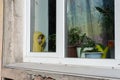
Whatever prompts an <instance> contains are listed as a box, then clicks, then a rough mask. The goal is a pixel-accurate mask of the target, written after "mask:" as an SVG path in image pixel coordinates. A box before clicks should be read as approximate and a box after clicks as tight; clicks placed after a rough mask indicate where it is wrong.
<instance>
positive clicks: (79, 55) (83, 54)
mask: <svg viewBox="0 0 120 80" xmlns="http://www.w3.org/2000/svg"><path fill="white" fill-rule="evenodd" d="M92 49H93V48H92V47H88V48H84V50H83V51H86V50H92ZM80 51H81V47H77V56H78V58H85V53H84V52H82V54H80Z"/></svg>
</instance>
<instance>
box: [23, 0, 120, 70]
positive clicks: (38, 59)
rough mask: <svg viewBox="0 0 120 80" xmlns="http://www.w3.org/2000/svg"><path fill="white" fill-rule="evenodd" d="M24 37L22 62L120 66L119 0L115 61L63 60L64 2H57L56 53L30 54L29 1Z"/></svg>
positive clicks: (119, 1) (118, 1) (119, 0)
mask: <svg viewBox="0 0 120 80" xmlns="http://www.w3.org/2000/svg"><path fill="white" fill-rule="evenodd" d="M25 6H26V9H25V12H26V13H25V14H26V16H25V20H26V22H25V36H24V39H25V40H24V44H25V45H24V55H23V61H24V62H34V63H49V64H65V65H66V64H69V65H80V66H81V65H85V66H102V67H111V69H112V68H113V67H114V68H118V67H119V66H120V50H119V49H120V43H119V41H120V37H118V36H119V34H120V27H119V26H120V22H119V21H120V15H119V14H120V0H115V59H80V58H65V39H66V38H65V29H64V28H65V27H64V26H65V0H57V15H59V16H57V25H56V26H57V43H56V44H57V46H56V47H57V48H56V49H57V50H56V53H45V54H44V53H43V52H41V53H40V54H36V53H34V52H30V0H26V3H25Z"/></svg>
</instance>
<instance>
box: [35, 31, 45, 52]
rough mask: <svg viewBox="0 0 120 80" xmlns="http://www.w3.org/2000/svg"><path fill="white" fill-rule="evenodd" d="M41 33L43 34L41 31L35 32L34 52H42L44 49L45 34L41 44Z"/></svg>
mask: <svg viewBox="0 0 120 80" xmlns="http://www.w3.org/2000/svg"><path fill="white" fill-rule="evenodd" d="M40 35H42V33H41V32H34V35H33V52H42V51H44V49H43V45H44V43H45V36H44V37H43V39H42V42H41V44H39V42H38V37H39V36H40Z"/></svg>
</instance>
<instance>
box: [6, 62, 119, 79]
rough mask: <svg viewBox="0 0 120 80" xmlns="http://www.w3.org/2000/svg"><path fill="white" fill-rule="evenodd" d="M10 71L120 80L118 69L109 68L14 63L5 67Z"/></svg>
mask: <svg viewBox="0 0 120 80" xmlns="http://www.w3.org/2000/svg"><path fill="white" fill-rule="evenodd" d="M5 67H6V68H12V69H24V70H33V71H39V72H47V73H55V74H65V75H72V76H83V77H94V78H114V79H120V75H119V74H120V69H114V68H110V67H92V66H76V65H74V66H73V65H57V64H38V63H15V64H9V65H6V66H5Z"/></svg>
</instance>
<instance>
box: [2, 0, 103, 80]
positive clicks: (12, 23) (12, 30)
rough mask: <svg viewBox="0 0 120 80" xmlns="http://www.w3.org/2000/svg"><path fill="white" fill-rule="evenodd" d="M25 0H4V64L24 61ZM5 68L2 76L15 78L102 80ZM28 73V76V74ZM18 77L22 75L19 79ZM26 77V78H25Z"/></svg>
mask: <svg viewBox="0 0 120 80" xmlns="http://www.w3.org/2000/svg"><path fill="white" fill-rule="evenodd" d="M24 1H25V0H4V45H3V63H4V65H6V64H10V63H16V62H22V55H23V35H24V24H25V23H24V7H25V6H24ZM27 73H29V72H26V71H21V70H15V69H5V68H4V69H3V70H2V77H6V78H11V79H14V80H31V79H30V77H29V76H30V74H31V75H32V76H33V75H34V74H36V75H42V76H43V77H44V76H48V77H52V78H54V79H56V80H102V79H95V78H85V77H76V76H68V75H62V74H61V75H57V74H48V73H36V72H30V73H29V74H27ZM27 75H28V76H27ZM18 77H20V78H19V79H18ZM23 78H24V79H23ZM31 78H32V77H31Z"/></svg>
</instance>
